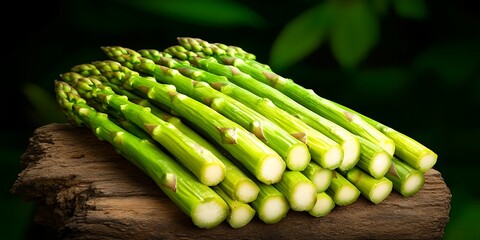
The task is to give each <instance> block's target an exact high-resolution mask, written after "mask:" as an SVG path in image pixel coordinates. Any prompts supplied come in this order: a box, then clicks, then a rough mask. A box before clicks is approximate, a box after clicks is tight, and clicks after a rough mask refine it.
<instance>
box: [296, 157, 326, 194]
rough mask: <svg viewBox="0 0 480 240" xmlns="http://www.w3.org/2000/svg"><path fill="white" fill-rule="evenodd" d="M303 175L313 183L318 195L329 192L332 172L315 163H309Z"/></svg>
mask: <svg viewBox="0 0 480 240" xmlns="http://www.w3.org/2000/svg"><path fill="white" fill-rule="evenodd" d="M302 173H303V175H305V176H306V177H307V178H308V179H310V181H312V182H313V184H314V185H315V188H316V189H317V192H318V193H319V192H324V191H325V190H327V188H328V187H329V186H330V183H331V182H332V175H333V172H332V170H330V169H326V168H322V167H321V166H320V165H318V164H317V163H314V162H311V163H309V164H308V166H307V167H306V168H305V170H303V171H302Z"/></svg>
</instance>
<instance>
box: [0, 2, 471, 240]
mask: <svg viewBox="0 0 480 240" xmlns="http://www.w3.org/2000/svg"><path fill="white" fill-rule="evenodd" d="M401 1H402V0H400V1H394V0H390V1H387V0H385V1H382V0H368V1H362V0H337V1H313V0H310V1H309V0H296V1H286V2H284V3H282V4H280V3H278V2H271V1H264V2H260V1H253V0H237V1H233V0H229V1H226V0H225V1H217V0H208V1H192V0H176V1H153V0H137V1H127V0H104V1H93V0H83V1H80V0H78V1H77V0H69V1H68V0H66V1H33V2H29V3H24V2H21V1H15V2H12V3H11V4H13V5H11V6H10V7H8V8H4V14H2V23H3V28H2V36H3V37H2V39H3V50H2V55H1V56H2V62H3V69H2V70H1V73H2V84H3V87H2V94H1V100H2V105H1V106H2V107H1V109H2V112H3V113H2V114H1V115H2V117H0V121H1V125H0V126H1V128H2V129H1V134H2V135H1V138H0V141H1V144H0V156H1V158H2V160H1V161H0V169H1V170H0V171H1V172H0V174H1V177H2V179H1V188H2V189H1V190H2V191H1V192H0V206H1V207H0V208H1V210H0V212H1V213H2V214H1V221H2V224H0V226H1V227H0V228H1V231H0V234H2V235H3V236H2V237H1V238H2V239H34V238H35V239H38V236H41V234H44V235H46V236H52V235H51V233H49V232H48V231H45V230H44V229H43V228H41V227H40V226H37V225H35V224H34V223H33V216H32V213H33V210H34V207H35V206H34V204H33V203H31V202H24V201H22V200H21V199H20V198H19V196H15V195H13V194H11V193H10V188H11V186H12V185H13V183H14V181H15V179H16V178H17V175H18V174H19V173H20V171H21V168H20V164H19V163H20V156H21V154H22V153H23V152H24V151H25V149H26V147H27V144H28V139H29V137H30V136H31V135H32V132H33V130H34V129H35V128H37V127H39V126H42V125H45V124H48V123H52V122H65V119H64V117H63V115H62V114H61V113H60V111H59V110H58V108H57V105H56V103H55V101H54V92H53V80H54V79H55V78H56V77H57V76H58V75H59V74H60V73H63V72H66V71H68V70H69V68H70V67H72V66H74V65H76V64H81V63H88V62H91V61H95V60H103V59H106V57H105V56H104V55H103V53H102V52H101V50H100V46H105V45H121V46H124V47H129V48H132V49H142V48H155V49H158V50H163V49H165V48H166V47H168V46H172V45H176V44H177V42H176V37H181V36H186V37H198V38H202V39H204V40H207V41H209V42H221V43H225V44H228V45H236V46H240V47H242V48H243V49H245V50H247V51H249V52H251V53H254V54H255V55H256V56H257V60H258V61H260V62H263V63H272V64H273V65H272V67H273V69H274V70H276V71H277V72H278V73H280V74H281V75H283V76H284V77H289V78H292V79H293V80H294V81H296V82H298V83H299V84H301V85H303V86H305V87H309V88H312V89H314V90H315V91H316V92H317V93H318V94H319V95H320V96H323V97H325V98H329V99H331V100H334V101H337V102H338V103H341V104H343V105H345V106H348V107H350V108H352V109H354V110H357V111H358V112H361V113H364V114H365V115H367V116H370V117H372V118H374V119H376V120H378V121H380V122H382V123H384V124H386V125H388V126H390V127H393V128H395V129H397V130H398V131H401V132H403V133H405V134H407V135H409V136H411V137H413V138H414V139H417V140H418V141H420V142H421V143H423V144H424V145H426V146H427V147H429V148H430V149H432V150H433V151H435V152H436V153H437V154H438V156H439V157H438V162H437V164H436V165H435V166H434V168H435V169H437V170H439V171H440V172H441V173H442V176H443V177H444V179H445V181H446V183H447V185H448V187H449V188H450V190H451V192H452V209H451V214H450V222H449V224H448V225H447V227H446V231H445V239H478V238H479V237H480V224H479V221H478V219H479V218H480V187H479V186H480V185H479V184H478V182H477V181H478V178H477V176H478V175H476V174H478V173H477V169H478V167H480V163H479V159H478V154H477V151H476V150H478V146H479V140H478V138H479V136H480V128H479V125H478V117H477V115H478V110H479V109H480V44H479V43H480V15H479V14H478V8H475V7H474V5H472V4H471V2H474V1H471V2H469V1H465V0H464V1H449V2H446V1H428V2H427V1H407V0H405V1H403V2H401ZM322 4H324V5H325V6H326V5H328V4H336V5H335V6H337V7H338V8H337V10H338V9H340V11H337V12H335V11H334V12H333V13H334V14H333V15H334V17H332V19H337V23H338V22H339V21H338V19H340V18H339V17H336V18H335V14H339V15H342V14H343V15H342V18H341V19H346V20H345V21H346V22H347V23H346V24H345V22H343V23H342V22H341V23H338V24H337V25H335V24H332V23H328V24H327V25H328V26H330V27H329V28H325V29H323V30H322V29H319V26H320V27H321V26H323V25H322V24H324V23H323V22H322V21H323V20H319V19H321V18H316V19H317V20H318V22H316V21H310V23H309V24H310V25H308V24H307V25H306V26H307V27H306V28H305V27H304V28H301V27H298V24H297V30H296V31H292V32H284V34H283V35H282V34H281V33H282V31H283V29H284V28H285V26H287V25H288V24H289V23H290V22H291V21H292V20H294V19H296V17H297V16H301V15H302V13H304V12H305V11H307V10H309V9H315V8H317V7H318V6H320V5H322ZM402 4H403V5H402ZM352 6H354V7H352ZM359 6H360V7H359ZM352 9H353V11H352ZM358 9H360V10H358ZM365 9H367V11H365ZM6 12H10V13H11V15H13V16H12V17H7V16H6ZM365 13H368V14H365ZM345 14H346V15H345ZM349 19H350V20H352V21H353V22H350V23H349V22H348V20H349ZM314 20H315V19H314ZM307 22H308V21H307ZM333 22H335V21H333ZM317 23H318V24H317ZM342 24H343V25H342ZM345 26H347V27H345ZM335 31H340V32H341V31H343V32H341V34H338V32H337V35H335V34H333V32H335ZM319 34H320V35H321V34H323V35H322V36H323V37H319ZM333 35H335V36H336V37H332V36H333ZM281 38H284V39H288V38H290V39H294V41H293V42H294V43H298V44H299V45H298V46H293V45H290V47H282V46H279V47H278V48H277V49H276V50H275V51H273V52H272V46H274V44H275V43H276V42H277V41H281V40H278V39H281ZM312 39H313V40H312ZM298 47H300V48H298ZM302 48H303V50H304V54H303V55H301V56H298V55H296V56H297V58H296V59H294V58H293V57H291V56H292V51H293V50H296V49H297V50H298V49H302ZM290 50H292V51H290ZM293 53H295V52H293ZM342 53H343V55H342ZM345 53H347V54H345ZM350 53H351V54H350ZM271 54H274V56H277V57H276V60H277V61H271V58H270V56H271ZM293 55H294V56H295V54H293ZM278 56H285V57H284V58H281V59H280V61H278V59H279V58H278Z"/></svg>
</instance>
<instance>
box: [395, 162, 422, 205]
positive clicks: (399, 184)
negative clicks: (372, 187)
mask: <svg viewBox="0 0 480 240" xmlns="http://www.w3.org/2000/svg"><path fill="white" fill-rule="evenodd" d="M385 177H386V178H388V179H389V180H390V181H392V182H393V189H395V191H397V192H399V193H400V194H402V195H403V196H405V197H410V196H413V195H414V194H416V193H417V192H418V191H420V189H421V188H422V186H423V185H424V184H425V176H424V173H423V172H422V171H420V170H416V169H414V168H413V167H411V166H410V165H409V164H408V163H406V162H403V161H401V160H399V159H397V158H395V157H393V158H392V166H391V167H390V169H389V170H388V172H387V173H386V174H385Z"/></svg>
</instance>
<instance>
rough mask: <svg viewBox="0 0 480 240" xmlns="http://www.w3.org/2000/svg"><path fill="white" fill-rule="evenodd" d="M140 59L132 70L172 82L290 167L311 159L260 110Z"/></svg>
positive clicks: (292, 167) (294, 139) (158, 79)
mask: <svg viewBox="0 0 480 240" xmlns="http://www.w3.org/2000/svg"><path fill="white" fill-rule="evenodd" d="M132 51H133V50H131V51H130V52H132ZM132 54H133V53H132ZM139 58H140V60H141V61H142V63H141V64H137V65H134V66H138V67H136V69H135V70H138V71H140V72H142V73H144V74H148V75H151V76H153V77H155V79H156V80H157V81H158V82H160V83H164V84H172V85H174V86H175V87H176V89H177V91H178V92H180V93H183V94H185V95H187V96H189V97H191V98H193V99H196V100H197V101H200V102H203V103H204V104H206V105H209V106H210V107H211V108H212V109H214V110H216V111H217V112H219V113H220V114H222V115H224V116H225V117H227V118H229V119H230V120H232V121H235V122H237V123H238V124H240V125H241V126H242V127H244V128H245V129H248V130H250V132H252V133H253V134H255V136H257V137H258V138H259V139H260V140H262V141H264V142H265V143H266V144H267V145H268V146H269V147H271V148H272V149H273V150H275V151H276V152H277V153H279V154H280V156H282V158H283V159H284V160H285V162H286V164H287V167H288V168H290V169H291V170H303V169H304V168H305V167H306V165H307V164H308V163H309V162H310V152H309V150H308V148H307V146H306V145H305V144H304V143H302V142H300V140H298V139H296V138H294V137H293V136H291V135H290V134H288V133H287V132H286V131H285V130H284V129H282V128H280V127H279V126H278V125H276V124H275V123H273V122H271V121H270V120H269V119H268V118H266V117H264V116H263V115H261V114H260V113H258V112H256V111H254V110H253V109H251V108H249V107H247V106H245V105H244V104H242V103H241V102H239V101H237V100H235V99H233V98H231V97H229V96H228V95H226V94H223V93H221V92H218V91H216V90H215V89H213V88H212V87H210V86H209V85H208V84H206V83H203V82H197V81H195V80H193V79H191V78H188V77H185V76H183V75H181V74H180V73H179V72H178V71H177V70H175V69H171V68H168V67H165V66H160V65H156V64H155V63H154V62H153V61H152V60H149V59H146V58H143V57H139ZM339 160H341V158H339Z"/></svg>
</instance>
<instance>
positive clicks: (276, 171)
mask: <svg viewBox="0 0 480 240" xmlns="http://www.w3.org/2000/svg"><path fill="white" fill-rule="evenodd" d="M285 169H286V164H285V161H283V159H282V158H281V157H280V156H279V155H269V156H267V157H265V158H264V159H263V160H262V163H261V165H260V166H259V169H258V172H257V177H258V180H260V181H262V182H263V183H265V184H273V183H276V182H278V181H280V179H281V178H282V174H283V172H285Z"/></svg>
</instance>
